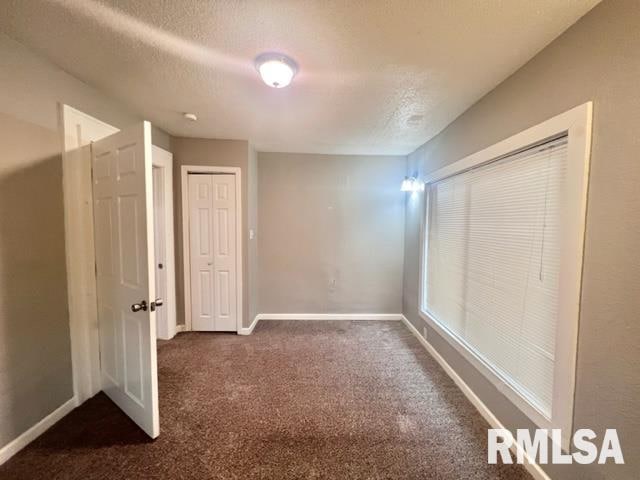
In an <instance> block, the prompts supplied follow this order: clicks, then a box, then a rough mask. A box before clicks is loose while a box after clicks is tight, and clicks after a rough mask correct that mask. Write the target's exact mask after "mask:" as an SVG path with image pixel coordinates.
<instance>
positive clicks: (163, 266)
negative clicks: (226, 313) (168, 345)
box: [152, 145, 176, 340]
mask: <svg viewBox="0 0 640 480" xmlns="http://www.w3.org/2000/svg"><path fill="white" fill-rule="evenodd" d="M152 156H153V160H152V162H153V169H152V182H153V232H154V253H155V264H154V268H155V279H156V295H157V296H158V297H159V298H161V299H163V300H164V305H163V307H164V308H160V309H158V310H157V312H156V325H157V328H156V333H157V337H158V339H161V340H170V339H172V338H173V337H174V336H175V334H176V301H175V299H176V279H175V255H174V237H173V154H171V153H170V152H167V151H166V150H163V149H162V148H159V147H156V146H155V145H154V146H153V147H152Z"/></svg>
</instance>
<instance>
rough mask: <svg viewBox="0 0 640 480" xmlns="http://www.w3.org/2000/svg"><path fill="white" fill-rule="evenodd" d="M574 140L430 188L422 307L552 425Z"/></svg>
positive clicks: (556, 142) (533, 150)
mask: <svg viewBox="0 0 640 480" xmlns="http://www.w3.org/2000/svg"><path fill="white" fill-rule="evenodd" d="M566 176H567V137H566V136H565V137H562V138H559V139H555V140H553V141H551V142H547V143H545V144H542V145H538V146H536V147H534V148H530V149H528V150H526V151H523V152H520V153H517V154H513V155H510V156H507V157H506V158H502V159H500V160H496V161H494V162H491V163H489V164H485V165H482V166H479V167H476V168H473V169H471V170H468V171H464V172H462V173H458V174H456V175H453V176H450V177H448V178H444V179H442V180H439V181H437V182H434V183H431V184H430V185H429V186H428V192H427V195H428V197H427V224H426V225H427V231H426V245H425V252H426V262H425V267H424V268H425V272H424V283H423V286H424V289H425V291H424V292H423V302H424V307H423V308H424V309H425V310H426V311H427V313H428V314H429V316H431V317H432V318H433V319H434V320H435V321H436V322H437V323H439V324H440V325H441V326H442V327H444V328H445V329H446V330H448V331H449V333H451V334H452V335H453V336H455V337H457V339H458V340H459V341H460V342H461V343H463V344H464V345H465V346H466V347H467V348H468V349H470V350H472V352H473V353H474V354H475V355H476V356H478V357H480V359H481V360H482V361H484V362H485V363H486V364H487V365H488V366H489V368H490V369H492V370H493V371H494V373H495V374H497V375H498V376H499V377H501V378H502V380H503V381H504V382H506V383H507V384H508V385H509V386H510V387H511V388H512V389H513V390H515V391H516V392H517V393H518V394H519V395H520V396H521V397H522V398H523V399H524V400H525V401H526V402H528V403H529V404H530V405H531V406H533V407H534V408H535V409H536V410H537V411H538V412H540V413H541V414H542V415H544V416H545V417H546V418H548V419H550V418H551V414H552V399H553V388H554V385H553V382H554V367H555V359H554V352H555V343H556V331H557V330H556V325H557V322H558V305H559V275H560V260H561V258H560V256H561V255H560V226H561V225H560V221H561V209H562V208H563V202H564V201H565V199H564V198H563V192H564V190H565V189H564V186H565V179H566Z"/></svg>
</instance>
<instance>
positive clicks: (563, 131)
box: [420, 102, 593, 450]
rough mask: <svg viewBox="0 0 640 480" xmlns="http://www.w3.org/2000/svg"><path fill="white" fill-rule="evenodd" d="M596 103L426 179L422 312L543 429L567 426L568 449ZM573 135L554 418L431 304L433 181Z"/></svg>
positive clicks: (569, 152) (565, 440)
mask: <svg viewBox="0 0 640 480" xmlns="http://www.w3.org/2000/svg"><path fill="white" fill-rule="evenodd" d="M592 111H593V104H592V102H587V103H584V104H582V105H580V106H578V107H575V108H573V109H571V110H569V111H567V112H565V113H562V114H560V115H557V116H555V117H553V118H551V119H549V120H547V121H545V122H542V123H540V124H538V125H536V126H534V127H531V128H529V129H527V130H525V131H523V132H521V133H518V134H516V135H514V136H512V137H509V138H507V139H506V140H503V141H501V142H499V143H497V144H495V145H492V146H490V147H488V148H486V149H484V150H482V151H480V152H477V153H474V154H473V155H470V156H468V157H465V158H463V159H462V160H459V161H457V162H454V163H452V164H450V165H448V166H446V167H443V168H441V169H439V170H436V171H434V172H432V173H429V174H427V175H426V176H425V177H424V182H425V199H426V200H425V210H424V215H423V216H422V221H423V225H422V228H421V229H420V233H421V250H420V252H421V255H420V266H421V267H420V315H421V316H422V318H423V319H424V320H425V321H426V322H427V323H428V324H429V325H430V326H431V327H432V328H434V329H435V330H436V331H437V332H438V333H440V334H441V335H442V337H443V338H445V339H446V340H447V341H448V342H449V343H450V344H451V345H452V346H453V347H454V348H455V349H456V350H457V351H458V352H460V354H462V356H463V357H464V358H466V359H467V360H468V361H469V362H470V363H471V364H472V365H473V366H474V367H475V368H476V369H478V370H479V371H480V372H481V373H482V374H483V375H484V376H485V377H486V378H487V379H488V380H490V381H491V382H492V383H493V385H495V387H496V388H497V389H498V390H499V391H500V392H501V393H502V394H504V395H505V396H506V397H507V398H508V399H509V400H510V401H511V402H513V404H514V405H515V406H516V407H518V408H519V409H520V410H521V411H522V412H523V413H524V414H525V415H527V416H528V417H529V418H530V419H531V420H532V421H533V422H534V423H535V424H536V425H537V426H538V427H539V428H547V429H552V428H560V429H562V448H564V449H566V450H568V449H569V445H570V439H571V437H572V435H573V432H572V428H573V406H574V393H575V370H576V351H577V340H578V321H579V317H580V296H581V288H582V263H583V252H584V235H585V224H586V209H587V187H588V180H589V158H590V154H591V127H592ZM561 135H567V141H568V145H567V192H566V193H567V200H568V202H567V205H566V207H565V211H564V215H563V217H564V218H565V219H566V220H565V221H564V223H563V231H562V236H561V239H562V244H561V251H562V252H563V253H562V260H561V265H560V295H559V298H560V304H559V318H560V319H562V320H563V321H559V322H558V330H557V333H556V347H555V358H556V368H555V371H554V386H553V404H552V413H551V418H550V419H549V418H546V417H545V416H544V415H543V414H541V413H540V412H539V411H538V410H537V409H536V408H534V407H533V406H532V405H531V404H530V403H529V402H527V401H526V400H525V399H524V398H523V397H522V396H521V395H520V394H519V393H518V392H516V390H514V389H513V388H512V387H511V386H510V385H508V384H507V383H506V382H505V381H504V380H503V379H502V378H501V377H500V375H499V374H498V373H497V372H496V371H495V370H494V369H493V368H492V367H491V366H489V365H488V364H487V362H485V361H484V360H483V359H482V358H481V357H479V356H478V355H477V354H476V353H475V352H474V351H473V350H472V349H470V348H469V347H468V346H467V345H466V343H465V342H464V341H463V340H462V339H461V338H459V337H458V336H457V335H455V334H454V333H452V332H451V331H450V330H449V329H448V328H447V327H446V326H445V325H443V324H442V323H440V322H439V321H438V320H437V319H435V318H434V316H433V315H431V314H430V313H429V312H428V311H427V309H426V306H425V302H426V299H425V294H424V285H425V276H426V271H425V270H426V269H425V267H426V265H425V259H426V252H427V247H428V245H427V241H428V235H427V234H426V232H427V231H428V228H429V226H428V212H429V209H428V204H427V203H428V198H429V195H428V192H429V185H430V184H433V183H434V182H437V181H439V180H442V179H444V178H447V177H450V176H452V175H455V174H458V173H461V172H463V171H465V170H469V169H471V168H475V167H478V166H480V165H483V164H486V163H489V162H492V161H495V160H496V159H499V158H501V157H504V156H506V155H510V154H512V153H514V152H517V151H519V150H524V149H526V148H527V147H530V146H533V145H536V144H539V143H541V142H543V141H545V140H548V139H552V138H554V137H558V136H561Z"/></svg>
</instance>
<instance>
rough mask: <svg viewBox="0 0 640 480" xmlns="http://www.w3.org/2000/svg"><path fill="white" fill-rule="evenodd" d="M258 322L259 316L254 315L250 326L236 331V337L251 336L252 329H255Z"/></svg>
mask: <svg viewBox="0 0 640 480" xmlns="http://www.w3.org/2000/svg"><path fill="white" fill-rule="evenodd" d="M259 321H260V315H256V318H254V319H253V322H251V325H249V326H248V327H242V328H241V329H240V330H238V335H251V334H252V333H253V329H254V328H256V325H257V324H258V322H259Z"/></svg>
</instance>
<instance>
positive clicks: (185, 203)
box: [180, 165, 244, 332]
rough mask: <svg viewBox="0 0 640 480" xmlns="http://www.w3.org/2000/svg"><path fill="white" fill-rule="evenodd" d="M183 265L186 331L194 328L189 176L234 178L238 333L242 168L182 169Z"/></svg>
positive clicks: (238, 327) (239, 320) (239, 316)
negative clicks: (211, 175) (216, 175)
mask: <svg viewBox="0 0 640 480" xmlns="http://www.w3.org/2000/svg"><path fill="white" fill-rule="evenodd" d="M180 171H181V186H182V212H181V213H182V261H183V276H184V317H185V318H184V323H185V328H184V329H185V330H187V331H190V330H192V325H191V249H190V245H189V243H190V242H189V185H188V179H189V174H190V173H209V174H216V173H219V174H227V175H228V174H232V175H234V180H235V187H236V269H237V272H236V312H237V315H236V332H240V330H241V329H242V300H243V298H244V297H243V295H242V225H243V221H242V170H241V169H240V167H215V166H208V165H207V166H204V165H182V167H181V169H180Z"/></svg>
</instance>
